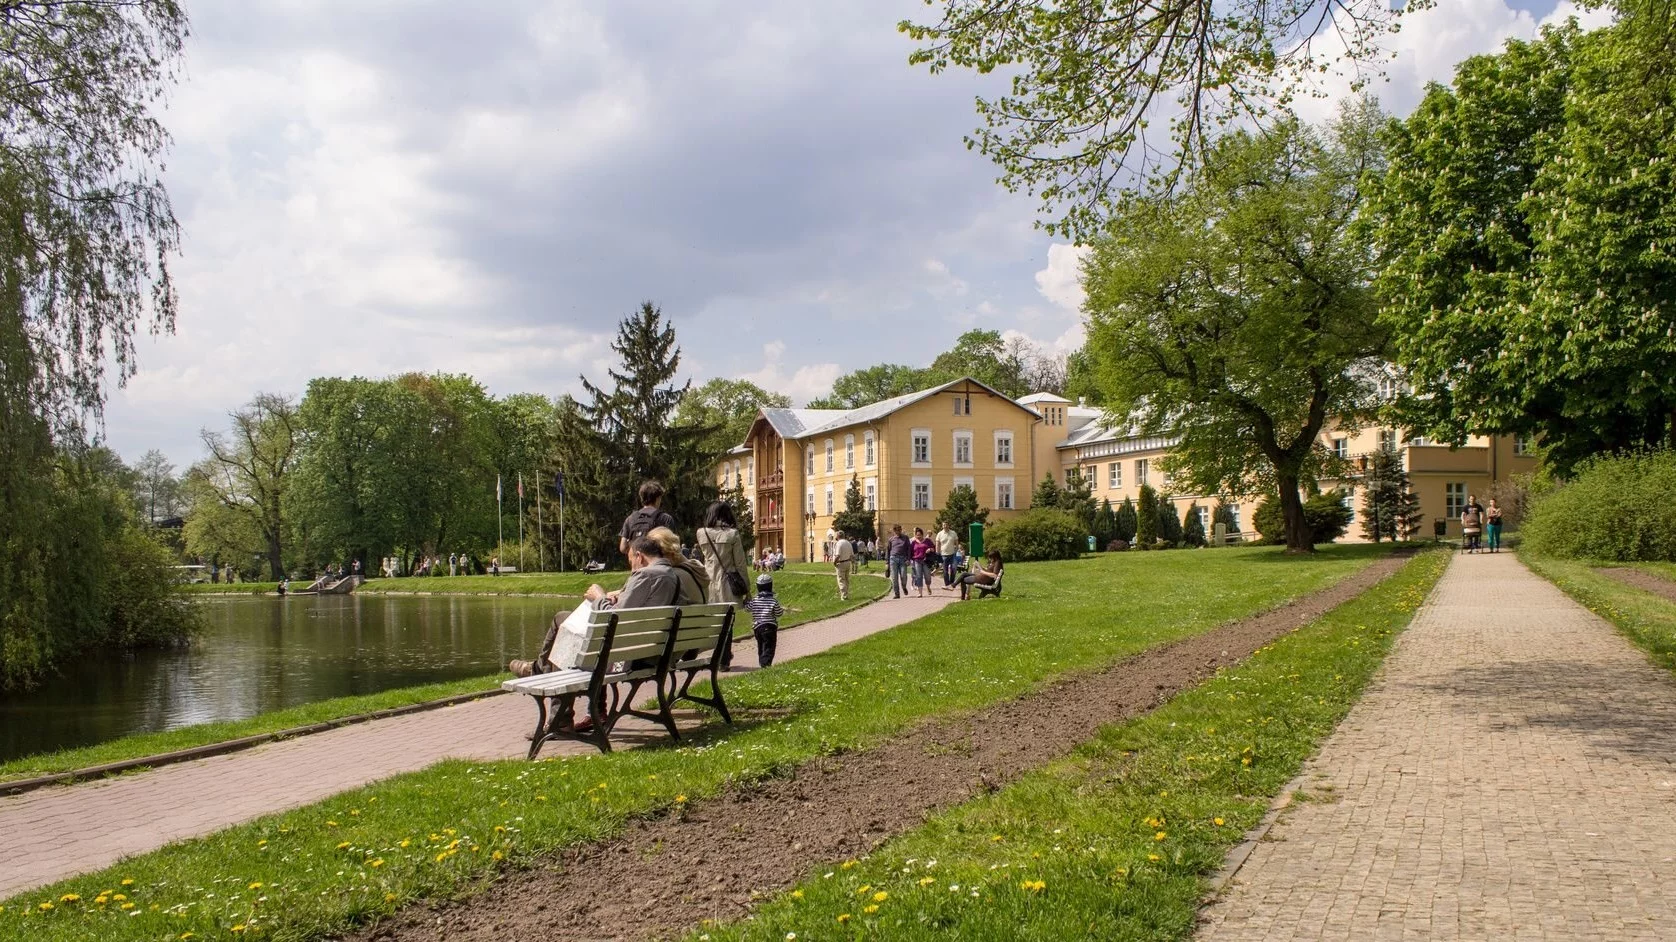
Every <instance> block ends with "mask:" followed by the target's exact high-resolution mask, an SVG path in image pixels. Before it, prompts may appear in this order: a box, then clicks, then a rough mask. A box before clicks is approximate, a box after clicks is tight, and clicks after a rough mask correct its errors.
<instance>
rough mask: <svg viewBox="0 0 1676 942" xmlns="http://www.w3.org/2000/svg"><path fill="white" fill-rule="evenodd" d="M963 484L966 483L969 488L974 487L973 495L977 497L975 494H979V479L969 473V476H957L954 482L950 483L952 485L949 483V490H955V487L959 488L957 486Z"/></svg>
mask: <svg viewBox="0 0 1676 942" xmlns="http://www.w3.org/2000/svg"><path fill="white" fill-rule="evenodd" d="M962 484H964V485H966V486H967V487H969V488H971V489H972V495H973V496H974V497H975V496H977V493H978V482H977V480H976V479H975V478H973V477H972V476H971V475H967V476H965V477H957V478H955V479H954V483H953V484H950V485H949V490H951V491H952V490H954V489H955V488H957V487H959V486H961V485H962Z"/></svg>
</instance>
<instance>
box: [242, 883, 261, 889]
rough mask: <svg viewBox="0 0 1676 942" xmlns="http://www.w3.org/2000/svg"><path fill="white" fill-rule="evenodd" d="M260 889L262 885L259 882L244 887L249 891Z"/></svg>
mask: <svg viewBox="0 0 1676 942" xmlns="http://www.w3.org/2000/svg"><path fill="white" fill-rule="evenodd" d="M261 888H262V884H261V882H260V881H258V882H256V883H252V884H250V886H248V887H246V889H250V890H260V889H261Z"/></svg>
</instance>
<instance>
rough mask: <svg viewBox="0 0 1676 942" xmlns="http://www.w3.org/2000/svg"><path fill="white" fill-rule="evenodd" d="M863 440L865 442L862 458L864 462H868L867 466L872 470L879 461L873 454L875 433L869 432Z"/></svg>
mask: <svg viewBox="0 0 1676 942" xmlns="http://www.w3.org/2000/svg"><path fill="white" fill-rule="evenodd" d="M861 440H862V442H863V446H862V456H861V458H862V461H864V462H866V464H867V466H868V467H869V468H871V467H873V465H874V464H875V463H876V461H877V459H876V458H875V457H874V454H873V448H874V442H873V433H872V432H868V433H867V434H866V435H864V436H862V439H861Z"/></svg>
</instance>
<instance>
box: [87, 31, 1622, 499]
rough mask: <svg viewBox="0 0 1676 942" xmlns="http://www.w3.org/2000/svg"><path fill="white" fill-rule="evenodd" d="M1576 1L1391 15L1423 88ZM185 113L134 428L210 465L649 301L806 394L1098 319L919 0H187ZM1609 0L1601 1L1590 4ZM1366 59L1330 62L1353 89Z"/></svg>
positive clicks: (113, 430)
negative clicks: (933, 39)
mask: <svg viewBox="0 0 1676 942" xmlns="http://www.w3.org/2000/svg"><path fill="white" fill-rule="evenodd" d="M1574 11H1575V8H1574V7H1573V6H1572V4H1571V2H1570V0H1559V2H1558V3H1557V4H1556V2H1555V0H1438V2H1437V7H1436V8H1435V9H1433V10H1432V11H1430V12H1427V13H1423V14H1417V15H1414V16H1412V17H1409V18H1407V19H1406V21H1405V25H1404V27H1403V29H1402V31H1401V32H1400V33H1399V34H1398V35H1397V36H1396V37H1394V38H1393V40H1392V47H1393V50H1394V51H1395V53H1396V55H1395V58H1394V60H1393V61H1392V62H1391V63H1390V65H1389V66H1388V68H1387V70H1386V71H1387V75H1388V81H1385V82H1380V83H1377V84H1376V86H1375V88H1374V91H1375V93H1376V94H1377V95H1378V97H1379V98H1380V100H1381V103H1382V105H1383V106H1384V107H1385V108H1386V109H1387V110H1388V111H1392V112H1394V113H1397V114H1404V113H1406V112H1407V111H1409V110H1410V109H1412V108H1413V106H1414V104H1415V103H1416V102H1417V101H1418V100H1419V97H1420V94H1421V92H1422V90H1423V88H1424V86H1425V83H1426V82H1428V81H1433V80H1439V81H1447V80H1448V79H1449V77H1450V75H1451V73H1452V70H1453V67H1454V65H1455V63H1457V62H1459V61H1460V60H1461V59H1463V58H1465V57H1467V56H1469V55H1474V54H1477V53H1481V52H1491V51H1494V50H1496V49H1497V48H1499V47H1500V46H1501V44H1502V43H1503V42H1505V41H1506V40H1507V39H1509V38H1513V37H1529V36H1532V35H1534V34H1535V32H1536V29H1537V26H1538V24H1539V23H1540V22H1543V21H1545V20H1548V19H1552V18H1555V17H1563V16H1565V15H1569V14H1570V13H1572V12H1574ZM188 12H189V14H190V16H191V18H192V37H191V39H190V40H189V43H188V48H187V53H186V59H185V63H184V68H183V72H182V75H181V81H180V83H179V85H178V86H177V87H176V88H175V89H174V90H173V92H172V93H171V95H170V97H169V101H168V103H167V107H166V111H165V112H164V114H163V119H164V121H165V123H166V124H167V126H168V127H169V129H170V131H171V133H172V134H173V138H174V143H173V146H172V148H171V151H170V154H169V158H168V164H167V168H166V172H165V177H164V179H165V182H166V183H167V185H168V188H169V192H170V195H171V197H172V199H173V201H174V206H175V212H176V215H177V217H178V218H179V220H180V223H181V227H182V230H183V233H184V239H183V250H182V254H181V256H180V257H179V258H178V259H177V260H176V261H175V263H174V274H175V277H176V281H177V286H178V289H179V292H180V316H179V319H178V322H177V324H176V329H175V332H174V333H173V334H172V335H163V336H157V337H151V338H145V339H142V340H141V341H140V343H139V371H138V373H137V374H136V375H135V376H134V377H133V378H132V379H130V380H129V381H128V383H127V384H126V386H125V387H123V388H121V389H116V390H112V392H111V395H110V399H109V403H108V406H107V408H106V412H105V420H106V424H105V440H106V442H107V443H108V444H109V445H111V446H112V447H113V448H115V449H116V450H117V451H118V452H119V453H120V454H121V455H123V456H124V457H125V458H126V459H128V460H129V461H133V460H135V459H137V458H138V457H139V456H140V455H141V454H142V453H143V452H145V451H146V450H147V449H151V448H157V449H160V450H162V451H163V452H164V454H166V455H167V456H168V457H169V458H170V459H171V460H172V461H174V462H175V464H176V465H177V467H178V468H180V469H184V468H185V467H186V466H187V465H189V464H191V463H192V462H194V461H196V460H198V459H199V458H201V457H202V454H203V450H202V446H201V444H200V441H199V430H200V429H203V428H206V427H209V428H222V427H225V425H226V422H227V419H226V417H227V413H228V412H229V411H231V410H232V409H235V408H237V407H238V406H239V405H241V404H243V403H245V402H247V401H249V400H250V398H251V397H252V396H253V395H254V394H256V393H258V392H281V393H288V394H291V395H294V396H298V397H300V396H301V394H302V393H303V391H304V389H305V388H306V386H307V383H308V381H309V380H310V379H311V378H313V377H317V376H343V375H360V376H373V377H381V376H389V375H394V374H398V373H404V372H409V371H422V372H448V373H468V374H471V375H472V376H474V377H476V378H477V379H478V380H479V381H481V382H482V383H483V384H484V385H485V386H486V387H487V388H488V389H489V390H490V392H492V393H494V394H496V395H506V394H510V393H515V392H536V393H541V394H543V395H548V396H557V395H560V394H562V393H565V392H571V393H577V392H579V391H580V382H579V377H580V376H582V375H587V376H589V377H590V378H593V379H595V380H602V379H604V378H605V377H604V374H605V371H606V368H607V366H608V365H610V363H611V361H612V354H611V352H610V350H609V348H608V345H609V343H610V341H611V339H612V337H613V336H614V334H615V331H616V325H617V322H618V321H619V320H620V319H621V318H622V317H624V316H625V315H627V314H629V313H630V312H632V311H634V310H635V309H637V308H638V307H639V305H640V303H641V302H642V301H646V300H650V301H653V302H654V303H656V304H657V305H659V306H660V307H661V308H662V310H663V312H664V314H665V315H666V316H667V317H668V318H670V320H671V321H672V323H673V324H674V326H675V328H676V334H677V340H678V342H679V344H680V346H681V348H682V368H683V372H684V373H685V375H686V376H688V377H690V378H692V379H693V380H695V381H696V382H702V381H704V380H706V379H710V378H712V377H718V376H720V377H729V378H744V379H750V380H752V381H755V382H757V383H759V384H761V385H763V386H764V387H766V388H768V389H771V390H774V391H778V392H783V393H786V394H787V395H790V396H791V397H792V398H793V399H794V400H795V401H797V402H798V403H801V402H803V401H805V400H807V399H809V398H811V397H814V396H818V395H822V394H824V393H826V392H827V391H829V389H830V387H831V383H832V381H833V379H835V378H836V377H837V376H839V375H840V374H842V373H845V372H848V371H850V370H853V369H857V368H860V367H864V366H868V365H871V364H874V363H879V362H886V361H888V362H898V363H909V364H915V365H924V364H927V363H929V362H930V361H931V359H932V358H933V357H935V356H936V355H937V354H938V353H939V352H941V351H943V350H945V349H947V348H948V347H949V346H950V345H951V343H952V342H953V340H954V338H955V337H956V336H958V335H959V334H960V333H961V332H963V331H965V330H968V329H971V328H974V327H984V328H990V329H996V330H1001V331H1004V332H1009V333H1013V332H1016V333H1018V334H1022V335H1024V336H1026V337H1028V338H1030V339H1031V340H1033V341H1034V342H1036V343H1037V344H1039V345H1040V346H1041V347H1043V348H1044V349H1047V350H1050V351H1056V352H1061V353H1063V352H1067V351H1068V350H1070V349H1074V348H1075V347H1076V346H1077V345H1078V344H1080V342H1081V338H1082V328H1081V318H1080V315H1079V313H1078V308H1079V306H1080V304H1081V301H1082V293H1081V289H1080V287H1079V285H1078V262H1079V258H1080V250H1079V249H1077V248H1075V247H1073V246H1071V245H1068V244H1064V243H1063V242H1056V241H1055V240H1053V239H1050V238H1048V237H1047V236H1046V235H1044V234H1043V233H1042V232H1040V230H1039V229H1037V228H1036V226H1035V222H1036V219H1037V204H1036V201H1035V200H1034V199H1032V198H1031V197H1029V196H1026V195H1022V194H1009V193H1007V192H1005V191H1004V190H1003V189H1002V188H1001V187H999V186H997V185H996V184H995V177H996V171H995V169H994V167H993V166H992V165H991V164H990V163H989V162H988V160H987V159H986V158H984V157H983V156H982V155H980V154H977V153H975V152H972V151H968V150H967V149H966V147H965V146H964V144H963V142H962V136H963V135H964V134H966V133H967V132H969V131H971V130H972V128H973V127H974V126H975V125H976V121H977V118H976V116H975V115H974V112H973V109H972V100H973V97H974V96H975V95H978V94H981V93H984V92H985V91H987V90H992V89H993V87H994V86H993V84H992V82H993V79H990V80H987V81H988V83H989V84H986V80H985V79H982V78H980V77H977V76H974V75H972V74H970V73H965V72H958V71H956V72H949V73H945V74H942V75H938V76H932V75H929V74H928V73H927V72H926V71H925V70H924V69H923V68H922V67H920V68H916V67H910V66H909V65H908V64H907V57H908V54H909V53H910V52H911V51H912V49H913V44H912V43H911V42H910V41H909V40H908V39H907V38H905V37H903V36H902V35H901V34H899V33H898V32H897V31H896V28H895V24H896V23H897V22H898V21H900V20H902V19H904V18H916V19H926V18H928V17H929V16H930V15H931V11H930V10H929V9H928V8H927V7H925V6H924V5H923V4H922V3H921V2H918V0H843V2H836V0H827V2H823V3H810V4H788V3H784V2H770V0H695V2H685V3H681V4H668V3H662V2H656V0H612V2H609V3H604V2H600V3H582V2H578V0H496V2H495V3H490V4H463V3H459V2H457V0H195V2H194V0H188ZM1583 19H1584V20H1585V22H1586V23H1598V22H1602V21H1603V19H1602V17H1601V15H1599V14H1584V16H1583ZM1347 87H1348V78H1346V77H1332V78H1328V79H1326V80H1324V81H1323V84H1322V86H1321V91H1322V93H1323V96H1324V97H1322V98H1320V99H1312V100H1309V101H1307V102H1306V103H1305V105H1304V106H1303V109H1302V110H1303V112H1304V114H1305V116H1306V117H1309V118H1312V119H1315V118H1321V117H1325V116H1327V115H1330V114H1331V112H1332V108H1333V107H1334V105H1333V102H1334V101H1335V100H1336V98H1337V97H1339V96H1342V95H1343V94H1346V89H1347Z"/></svg>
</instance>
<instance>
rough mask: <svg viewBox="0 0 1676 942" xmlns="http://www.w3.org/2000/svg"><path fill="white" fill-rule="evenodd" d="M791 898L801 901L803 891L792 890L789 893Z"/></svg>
mask: <svg viewBox="0 0 1676 942" xmlns="http://www.w3.org/2000/svg"><path fill="white" fill-rule="evenodd" d="M791 898H792V899H802V898H803V891H802V890H792V891H791Z"/></svg>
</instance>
